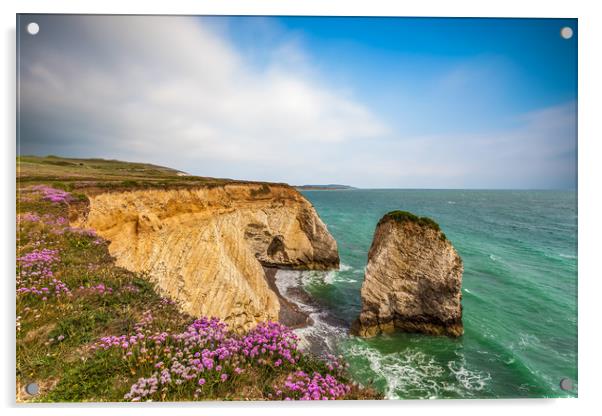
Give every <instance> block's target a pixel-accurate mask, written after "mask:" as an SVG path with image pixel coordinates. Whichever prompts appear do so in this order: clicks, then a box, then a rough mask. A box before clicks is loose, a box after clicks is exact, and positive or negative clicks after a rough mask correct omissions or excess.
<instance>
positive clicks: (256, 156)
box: [20, 16, 387, 179]
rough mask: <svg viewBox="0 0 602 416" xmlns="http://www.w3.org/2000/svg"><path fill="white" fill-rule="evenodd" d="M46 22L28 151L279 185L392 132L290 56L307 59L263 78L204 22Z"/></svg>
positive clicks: (33, 78)
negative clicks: (336, 151)
mask: <svg viewBox="0 0 602 416" xmlns="http://www.w3.org/2000/svg"><path fill="white" fill-rule="evenodd" d="M41 20H42V22H41V24H40V25H41V26H42V27H45V28H46V29H47V30H46V32H41V33H40V36H38V37H32V38H31V39H26V40H27V41H28V42H29V43H28V44H26V45H24V47H23V51H24V54H25V56H24V57H23V58H22V60H21V62H22V63H23V65H22V67H21V70H22V73H21V75H22V78H21V90H20V93H21V114H22V117H21V120H22V123H23V129H22V132H21V139H22V153H27V152H29V151H36V152H44V151H47V152H49V153H58V154H68V155H82V156H83V155H90V153H94V154H95V155H102V156H106V157H118V158H124V159H127V160H132V159H134V160H152V161H155V162H161V163H171V164H172V165H175V166H178V165H179V166H180V167H182V164H184V167H182V168H187V169H189V170H192V171H194V173H198V174H204V175H219V176H227V175H234V174H235V173H239V172H240V171H241V169H240V167H241V165H243V166H247V167H248V168H249V169H250V170H251V171H253V173H252V174H253V175H255V177H254V178H261V179H269V178H270V177H272V178H276V179H278V178H277V177H278V174H274V171H276V170H277V169H281V168H283V167H284V166H286V164H287V162H286V160H287V159H289V158H292V159H293V160H291V163H293V164H294V163H300V162H302V161H304V160H306V159H305V158H309V157H310V155H311V154H312V153H315V152H319V147H320V145H321V144H323V143H344V142H348V141H352V140H366V139H372V138H377V137H379V136H381V135H383V134H384V133H385V132H386V131H387V127H386V126H385V124H384V123H383V122H382V121H381V120H379V119H378V117H377V116H375V115H374V114H372V113H371V112H370V110H369V109H367V108H366V107H365V106H363V105H362V104H361V103H359V102H357V101H356V100H354V98H353V97H352V96H351V95H350V94H348V93H347V92H344V91H336V90H333V89H332V88H329V87H328V86H327V85H324V84H320V83H319V82H317V81H315V80H313V79H309V78H308V77H307V75H306V74H304V73H303V72H304V71H299V73H295V72H294V71H291V67H292V65H287V62H286V60H287V57H288V56H291V57H292V58H291V59H298V56H297V55H299V54H300V53H301V52H300V51H291V50H290V49H291V47H289V48H288V50H286V49H284V50H285V51H286V52H285V53H280V54H278V58H279V59H278V60H276V61H275V62H271V63H269V64H268V65H267V66H266V67H265V68H264V69H263V70H262V71H257V70H253V69H252V68H251V67H250V66H248V65H247V64H246V63H245V62H244V60H243V59H242V58H241V56H240V55H239V54H238V53H237V51H236V50H235V48H234V47H233V46H232V45H230V44H228V43H227V42H226V41H224V40H223V39H221V38H220V37H219V36H218V35H217V34H216V33H214V32H213V31H212V30H210V29H209V28H208V27H204V25H203V24H202V21H199V20H197V19H195V18H182V17H174V18H163V17H103V18H98V17H83V16H80V17H77V18H58V20H59V21H57V18H54V19H52V18H49V19H41ZM35 42H37V43H35ZM228 164H232V165H236V166H232V167H229V166H227V165H228ZM270 166H272V167H270ZM239 174H240V173H239Z"/></svg>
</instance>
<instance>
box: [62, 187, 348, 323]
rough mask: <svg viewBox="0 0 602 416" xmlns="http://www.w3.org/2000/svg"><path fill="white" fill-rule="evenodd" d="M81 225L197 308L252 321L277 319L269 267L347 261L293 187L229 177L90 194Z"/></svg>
mask: <svg viewBox="0 0 602 416" xmlns="http://www.w3.org/2000/svg"><path fill="white" fill-rule="evenodd" d="M88 197H89V200H90V204H89V209H88V211H87V212H86V213H85V214H81V215H80V216H79V217H78V218H77V219H76V220H75V221H72V223H73V224H74V225H77V226H80V227H87V228H92V229H94V230H96V232H97V233H98V234H99V235H100V236H102V237H103V238H105V239H107V240H109V241H110V244H109V252H110V253H111V255H113V256H114V257H115V258H116V262H117V265H119V266H122V267H124V268H126V269H128V270H131V271H135V272H143V273H146V275H147V276H148V278H149V279H150V280H151V281H152V282H154V283H156V285H157V286H158V288H159V290H160V291H161V292H162V293H163V294H164V295H166V296H168V297H170V298H172V299H174V300H177V301H178V302H179V303H180V304H181V306H182V308H183V309H184V311H186V312H188V313H190V314H191V315H193V316H216V317H219V318H221V319H223V320H225V321H226V322H227V323H228V324H229V325H230V326H231V327H233V328H237V329H248V328H249V327H251V326H253V325H254V324H255V323H257V322H259V321H265V320H277V319H278V312H279V302H278V298H277V296H276V294H275V293H274V292H273V291H272V290H271V289H270V288H269V286H268V283H267V282H266V279H265V276H264V271H263V267H262V266H264V265H265V266H276V267H286V268H297V269H316V270H324V269H331V268H338V266H339V255H338V251H337V245H336V242H335V240H334V239H333V238H332V236H331V235H330V234H329V232H328V230H327V228H326V226H325V225H324V223H323V222H322V221H321V219H320V218H319V217H318V215H317V213H316V211H315V210H314V208H313V206H312V205H311V204H310V203H309V202H308V201H307V200H306V199H305V198H304V197H303V196H302V195H301V194H300V193H299V192H297V191H296V190H294V189H293V188H291V187H289V186H287V185H272V184H270V185H268V184H227V185H223V186H213V187H197V188H194V189H173V190H134V191H123V192H105V193H100V194H96V195H88Z"/></svg>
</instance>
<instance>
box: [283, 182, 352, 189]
mask: <svg viewBox="0 0 602 416" xmlns="http://www.w3.org/2000/svg"><path fill="white" fill-rule="evenodd" d="M295 188H297V189H300V190H303V191H340V190H345V189H358V188H354V187H353V186H349V185H338V184H333V183H330V184H327V185H297V186H295Z"/></svg>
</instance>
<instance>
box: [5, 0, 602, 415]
mask: <svg viewBox="0 0 602 416" xmlns="http://www.w3.org/2000/svg"><path fill="white" fill-rule="evenodd" d="M0 7H1V8H2V14H0V16H1V17H0V19H1V20H2V25H3V32H2V34H3V42H2V70H3V76H2V86H3V91H4V97H3V100H2V102H1V105H2V111H1V112H0V117H1V120H2V123H1V125H2V126H3V127H4V132H5V134H4V138H3V149H2V155H3V156H4V160H3V162H4V163H3V166H2V169H0V172H1V174H2V183H3V187H2V189H3V191H4V192H3V193H4V203H3V204H1V210H2V218H3V219H4V227H3V228H2V230H3V233H2V234H3V235H2V238H1V239H0V244H1V246H0V255H1V256H2V260H3V261H2V264H3V265H4V268H3V269H4V271H5V273H3V275H2V282H3V283H4V285H3V288H2V289H4V290H2V294H3V296H4V299H3V300H4V302H3V303H4V305H3V307H2V310H3V312H5V313H3V319H2V329H3V334H4V335H5V336H4V337H3V341H2V342H1V343H0V348H1V349H2V358H3V360H4V363H5V364H6V365H3V366H2V368H3V372H2V373H3V374H2V377H1V381H0V383H1V388H0V392H1V393H2V399H3V400H2V402H3V405H4V406H5V407H8V408H9V409H8V411H7V412H6V413H5V414H13V413H17V412H18V413H26V414H37V413H40V414H41V413H43V414H45V415H55V414H56V415H81V414H82V413H83V412H85V413H86V414H90V415H96V414H102V415H106V412H107V409H105V408H104V407H105V406H102V405H96V404H94V405H87V406H86V405H73V406H44V407H41V406H35V407H31V406H27V407H21V408H19V407H16V405H15V404H14V373H13V367H14V342H13V340H14V295H13V294H14V286H13V283H12V282H13V281H12V280H11V276H12V273H14V268H13V267H14V249H15V242H14V229H15V228H14V227H15V225H14V218H15V216H14V213H15V208H14V200H15V183H14V179H15V173H14V172H15V158H14V155H15V14H16V13H119V14H249V15H264V14H290V15H295V14H302V15H345V16H375V15H385V16H386V15H392V16H456V17H459V16H465V17H483V16H489V17H577V18H579V225H580V226H579V398H578V399H564V400H529V399H523V400H472V401H467V400H458V401H449V400H443V401H430V402H426V401H406V402H382V403H380V402H379V403H373V402H348V403H336V404H334V406H333V404H332V403H308V404H302V403H294V404H292V405H289V404H286V405H285V404H275V403H249V404H241V403H204V404H200V405H198V404H190V403H178V404H173V405H160V404H157V405H154V406H144V405H138V406H129V407H122V406H119V407H117V408H116V409H115V410H113V411H116V412H119V413H127V414H128V415H133V414H142V413H144V414H146V415H154V414H164V413H166V412H177V413H178V415H179V414H182V415H187V414H195V415H198V414H199V413H201V414H202V413H206V412H212V413H217V412H219V413H220V414H232V415H241V414H244V415H245V416H246V415H255V414H257V415H265V414H280V413H286V414H287V415H289V414H290V415H294V414H303V415H307V413H309V412H311V413H326V412H341V413H342V412H344V413H347V414H350V415H354V414H357V415H360V414H362V415H363V414H365V413H366V412H367V411H370V410H372V409H375V410H377V411H378V412H379V413H381V412H382V413H387V414H398V415H399V414H409V413H418V412H419V413H420V415H421V416H422V415H429V414H441V413H445V414H448V413H459V414H462V415H471V414H476V415H483V414H484V413H487V414H488V415H498V414H499V415H507V414H508V413H516V412H518V413H519V414H522V413H526V412H529V413H535V414H537V413H545V414H546V415H555V414H559V415H567V414H588V413H594V409H596V408H598V409H599V408H600V404H599V403H598V402H597V398H598V396H600V395H602V392H601V391H599V390H600V386H601V384H602V383H600V379H599V377H600V374H601V371H600V370H601V367H600V358H599V357H600V353H599V352H598V350H599V349H600V345H601V341H602V340H601V336H600V312H599V311H600V309H599V308H597V307H596V306H597V303H599V302H600V300H599V299H598V298H599V295H598V294H599V293H600V292H602V285H601V283H600V282H601V280H602V279H601V274H600V271H599V268H600V266H599V264H598V262H597V261H596V260H597V256H598V255H599V251H600V248H599V247H600V235H602V234H601V231H602V227H600V225H601V221H600V216H601V214H600V213H602V206H601V203H600V202H601V195H602V192H601V191H600V189H601V188H602V186H601V185H600V182H599V178H602V175H601V174H600V173H601V172H600V166H601V165H602V163H600V162H599V161H598V160H597V159H598V158H599V157H600V156H601V153H600V140H601V139H602V134H601V133H602V132H601V129H600V119H601V118H602V116H601V114H600V111H601V110H600V108H601V106H600V103H599V101H600V97H602V91H601V84H600V80H599V78H600V74H602V64H601V60H602V59H601V55H602V54H600V52H599V43H600V40H602V26H601V25H602V21H601V16H600V14H598V13H596V10H595V2H593V1H589V2H586V1H583V2H580V1H576V0H570V1H569V0H567V1H556V0H548V1H539V2H535V1H531V2H527V1H525V0H506V1H496V2H495V3H493V2H488V1H475V0H454V1H443V0H442V1H433V0H430V1H411V2H402V1H384V0H383V1H380V0H369V1H355V0H321V1H319V0H304V1H294V0H232V1H226V0H221V1H219V0H204V1H201V0H168V1H151V0H146V1H140V2H128V3H126V2H125V1H123V0H103V1H98V2H96V3H91V2H79V3H75V2H73V1H68V0H54V1H52V2H50V1H44V0H21V1H19V2H18V3H17V2H16V1H12V0H10V1H7V0H4V1H3V2H1V3H0ZM113 407H115V406H113ZM126 409H127V410H126Z"/></svg>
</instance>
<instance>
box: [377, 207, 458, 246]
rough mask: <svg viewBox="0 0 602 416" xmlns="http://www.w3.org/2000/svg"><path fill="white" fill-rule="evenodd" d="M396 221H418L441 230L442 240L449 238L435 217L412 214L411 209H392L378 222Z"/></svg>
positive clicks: (419, 223) (424, 225)
mask: <svg viewBox="0 0 602 416" xmlns="http://www.w3.org/2000/svg"><path fill="white" fill-rule="evenodd" d="M390 220H392V221H396V222H398V223H403V222H413V223H416V224H418V225H420V226H422V227H428V228H431V229H433V230H435V231H439V232H440V233H441V239H442V240H447V237H446V235H445V233H444V232H443V231H441V227H439V224H437V222H435V221H434V220H433V219H431V218H429V217H419V216H418V215H415V214H412V213H411V212H409V211H399V210H398V211H391V212H389V213H387V214H385V215H384V216H383V217H382V218H381V219H380V221H379V222H378V224H379V225H380V224H382V223H383V222H385V221H390Z"/></svg>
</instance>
